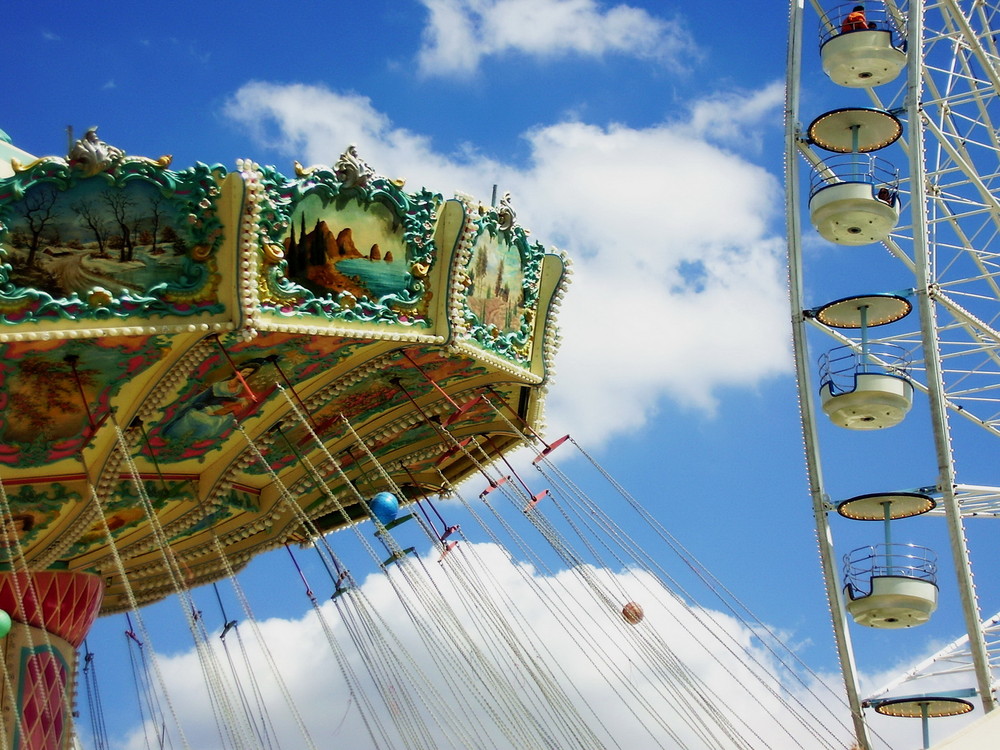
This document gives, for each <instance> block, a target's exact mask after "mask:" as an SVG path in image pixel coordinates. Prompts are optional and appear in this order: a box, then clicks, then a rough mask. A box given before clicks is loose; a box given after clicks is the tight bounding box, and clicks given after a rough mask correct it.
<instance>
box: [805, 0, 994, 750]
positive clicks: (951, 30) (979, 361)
mask: <svg viewBox="0 0 1000 750" xmlns="http://www.w3.org/2000/svg"><path fill="white" fill-rule="evenodd" d="M810 2H811V4H812V6H813V8H814V10H815V11H816V14H817V16H818V17H822V15H823V12H824V10H827V9H828V7H829V4H827V3H822V4H821V3H820V2H818V0H810ZM869 4H873V0H869ZM885 5H886V8H887V10H888V11H889V13H890V14H891V15H892V16H893V17H894V18H896V19H897V20H898V21H899V22H900V24H901V25H903V24H905V28H906V36H907V43H908V63H907V66H908V67H907V72H906V78H905V81H904V80H900V81H898V82H896V83H893V84H888V85H886V86H882V87H879V88H877V89H869V90H868V95H869V97H870V101H871V105H872V106H876V107H879V108H883V109H886V110H892V111H894V112H898V113H899V114H900V116H901V117H902V118H903V119H905V120H906V131H905V133H904V136H903V138H902V139H901V142H900V143H901V145H902V147H903V149H904V150H905V151H906V153H907V155H908V163H909V169H908V175H906V176H905V177H904V178H903V179H902V180H901V183H900V191H901V197H902V199H903V201H904V204H903V212H902V214H901V220H900V225H899V226H897V227H896V229H895V230H894V232H893V233H892V235H891V237H890V239H889V240H888V241H887V242H886V243H884V244H885V247H886V249H887V250H888V251H889V253H891V254H892V256H893V257H894V258H896V259H897V260H898V261H899V263H900V264H901V266H902V267H903V268H904V269H905V270H906V271H908V272H909V273H910V274H911V275H912V279H913V290H912V293H913V295H914V298H915V300H914V301H915V307H916V309H917V311H918V313H919V315H918V316H917V315H913V316H910V318H912V319H913V326H912V328H911V329H910V330H907V331H904V332H903V333H895V334H891V335H887V336H886V337H884V338H881V339H879V341H884V342H888V343H893V344H897V345H900V346H903V347H904V348H906V349H907V351H909V352H910V355H911V357H912V361H913V364H912V369H911V377H912V379H913V385H914V387H915V389H916V390H917V391H918V392H922V393H923V394H924V395H925V397H926V399H927V402H928V404H929V406H930V413H931V423H932V427H933V431H934V447H935V453H936V457H937V484H936V486H935V487H932V488H921V489H922V490H924V491H928V492H930V493H932V494H933V495H934V496H935V498H936V499H937V501H938V507H937V509H936V510H935V511H934V514H936V515H939V516H943V517H944V518H945V519H946V522H947V526H948V531H949V539H950V543H951V554H952V558H953V562H954V567H955V570H956V573H957V575H956V585H957V587H958V590H959V594H960V598H961V602H962V608H963V615H964V620H965V625H966V630H967V635H966V636H965V639H966V640H965V643H966V646H965V649H964V652H963V653H964V654H965V655H966V656H965V658H966V668H969V667H971V668H972V670H973V672H974V673H975V680H976V687H977V688H978V691H979V694H980V697H981V700H982V704H983V708H984V710H986V711H990V710H992V709H993V708H994V707H995V700H994V697H993V693H992V689H993V683H994V680H993V677H992V674H991V670H990V659H989V654H988V649H987V638H986V633H985V632H984V626H983V624H982V622H981V615H980V612H979V605H978V602H977V599H976V591H975V588H974V585H973V581H972V576H971V571H970V562H969V551H968V548H967V545H966V538H965V531H964V523H965V522H966V519H967V518H968V517H970V516H972V515H975V516H977V517H979V518H983V517H985V518H992V517H997V516H1000V487H995V486H983V485H961V484H958V483H957V480H956V474H955V465H956V455H955V447H954V446H953V442H952V441H953V436H952V429H951V425H950V423H949V420H950V419H951V418H952V417H956V418H962V419H965V420H968V421H970V422H971V423H972V424H973V425H975V426H976V427H977V428H979V430H978V431H977V432H978V434H981V436H982V439H983V440H984V441H985V442H986V443H988V444H989V447H988V448H987V449H992V450H994V451H995V450H996V449H997V448H1000V443H996V442H994V441H995V439H996V438H998V437H1000V199H998V197H997V196H1000V131H998V129H997V128H998V127H1000V49H998V41H997V38H998V37H1000V0H927V1H926V2H923V1H922V0H911V2H910V3H909V5H908V6H907V5H905V4H901V3H897V2H895V0H886V2H885ZM823 6H827V7H823ZM790 8H791V9H790V32H789V53H788V85H787V96H786V146H787V154H786V182H787V184H788V194H787V195H788V199H787V203H788V216H787V221H788V252H789V275H790V289H791V304H792V318H793V342H794V345H795V353H796V370H797V375H798V381H799V391H800V402H801V405H802V422H803V434H804V437H805V444H806V462H807V470H808V472H809V480H810V487H811V493H812V498H813V508H814V515H815V517H816V526H817V531H818V537H819V540H820V548H821V563H822V566H823V570H824V577H825V580H826V585H827V588H828V592H829V599H830V606H831V610H832V612H833V624H834V633H835V637H836V640H837V646H838V652H839V654H840V657H841V663H842V665H843V667H844V677H845V685H846V688H847V692H848V700H849V703H850V705H851V709H852V712H854V714H855V727H856V729H857V734H858V740H859V742H860V743H861V746H862V747H865V748H867V747H868V746H869V741H868V738H867V730H866V728H865V726H864V720H863V717H862V712H861V705H862V701H861V699H860V696H859V695H858V688H857V677H856V667H855V665H854V660H853V656H852V654H851V643H850V633H849V630H848V628H847V625H846V622H845V620H844V616H843V606H842V605H843V602H842V594H841V591H840V588H841V585H842V584H841V582H840V580H839V578H838V572H839V571H838V567H837V565H836V563H835V559H834V554H833V543H832V537H831V533H830V528H829V524H828V523H827V513H828V512H829V510H830V507H831V506H830V502H829V499H828V498H827V497H826V493H825V490H824V482H823V476H822V469H821V460H820V458H821V446H820V444H819V440H818V436H817V430H816V426H815V422H814V420H816V419H820V418H822V413H821V411H819V410H818V397H817V394H816V392H815V390H814V388H813V386H812V376H811V370H812V368H813V367H814V362H815V357H814V356H813V355H812V354H811V353H810V352H809V348H808V342H807V333H806V331H807V328H808V327H815V328H816V329H819V330H821V331H823V332H824V333H825V334H828V335H829V336H830V337H832V338H833V339H835V340H836V341H837V342H838V343H839V344H851V345H855V344H857V341H856V339H852V338H851V337H850V336H848V335H846V334H845V333H844V332H843V331H839V330H835V329H832V328H827V327H826V326H823V325H822V324H821V323H820V322H818V321H817V320H815V319H813V318H810V317H808V316H804V315H803V314H802V311H803V310H804V309H805V306H806V301H805V300H804V299H803V292H802V289H803V275H804V273H805V269H804V267H803V260H802V226H801V221H802V217H803V216H804V213H803V210H802V209H803V207H802V205H801V202H802V201H801V199H800V195H801V192H802V191H801V186H802V185H803V183H802V173H801V171H800V170H801V169H802V168H803V167H804V168H805V169H812V168H815V167H816V166H817V165H818V164H819V163H820V161H821V159H822V156H821V155H820V154H819V153H817V152H816V151H815V150H814V149H813V148H812V147H811V146H810V144H808V143H807V142H806V141H805V140H804V136H803V133H802V120H803V116H802V115H801V114H800V112H799V110H798V107H799V100H800V91H799V88H800V86H801V85H806V86H808V84H809V82H808V81H806V82H804V83H803V82H802V81H800V77H801V71H802V55H803V41H802V40H803V25H804V23H806V19H805V9H804V7H803V0H791V3H790ZM810 17H811V14H810ZM805 54H814V51H813V50H812V49H811V48H810V45H808V44H807V45H805ZM820 75H822V74H821V73H820ZM847 92H848V90H847V89H845V96H844V101H846V102H850V101H852V97H851V96H849V94H848V93H847ZM854 99H855V100H856V97H855V98H854ZM810 114H811V115H813V116H815V115H817V114H819V113H818V112H813V113H810ZM804 119H809V118H808V117H806V118H804ZM994 121H996V122H997V124H996V126H994V124H993V123H994ZM800 157H804V160H803V159H802V158H800ZM857 291H858V292H859V293H862V292H870V291H871V290H870V289H859V290H857ZM814 302H815V300H814ZM908 320H909V319H908ZM918 321H919V328H917V327H916V325H917V322H918ZM817 415H818V416H817ZM994 625H995V623H994ZM989 627H990V628H992V627H993V626H992V625H991V626H989Z"/></svg>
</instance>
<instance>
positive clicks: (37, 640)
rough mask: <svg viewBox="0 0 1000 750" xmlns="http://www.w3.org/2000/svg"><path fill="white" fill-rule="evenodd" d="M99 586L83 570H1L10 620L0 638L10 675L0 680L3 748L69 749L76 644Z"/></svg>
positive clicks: (97, 601) (1, 604)
mask: <svg viewBox="0 0 1000 750" xmlns="http://www.w3.org/2000/svg"><path fill="white" fill-rule="evenodd" d="M103 589H104V584H103V582H102V580H101V579H100V578H99V577H98V576H96V575H93V574H90V573H81V572H72V571H66V570H48V571H34V572H30V573H24V572H18V573H12V572H10V571H5V572H0V609H3V610H4V611H5V612H7V613H9V614H10V617H11V620H12V621H13V626H12V627H11V630H10V633H9V634H8V635H7V637H6V638H4V639H3V640H2V641H0V651H2V653H3V660H4V664H5V667H4V669H5V671H6V674H7V675H8V676H9V678H10V679H9V680H6V679H5V680H3V681H2V682H0V706H2V716H0V718H2V731H3V733H4V734H5V735H6V743H5V746H6V747H8V748H10V750H68V748H69V747H70V740H71V738H72V731H71V727H72V717H71V715H70V712H71V711H72V705H73V687H74V681H75V675H76V649H77V647H78V646H79V645H80V644H81V643H83V639H84V637H85V636H86V634H87V631H88V630H89V629H90V626H91V625H92V624H93V622H94V619H95V618H96V617H97V613H98V610H99V609H100V606H101V594H102V592H103ZM8 691H10V693H8Z"/></svg>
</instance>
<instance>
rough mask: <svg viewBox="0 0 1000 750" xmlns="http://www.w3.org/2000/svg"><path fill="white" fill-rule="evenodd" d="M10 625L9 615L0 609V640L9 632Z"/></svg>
mask: <svg viewBox="0 0 1000 750" xmlns="http://www.w3.org/2000/svg"><path fill="white" fill-rule="evenodd" d="M11 625H12V623H11V621H10V615H9V614H7V612H5V611H4V610H2V609H0V638H3V637H4V636H5V635H7V633H9V632H10V628H11Z"/></svg>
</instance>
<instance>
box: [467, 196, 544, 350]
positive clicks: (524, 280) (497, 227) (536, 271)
mask: <svg viewBox="0 0 1000 750" xmlns="http://www.w3.org/2000/svg"><path fill="white" fill-rule="evenodd" d="M508 199H509V196H505V199H504V201H502V202H501V204H500V206H499V207H497V208H490V209H488V210H486V211H481V212H479V213H478V216H477V214H476V213H474V212H472V211H469V214H471V215H472V217H473V218H472V219H471V221H472V222H473V224H474V225H475V229H474V237H473V239H472V242H471V247H470V252H469V253H468V254H467V256H466V257H467V258H468V260H467V263H466V265H465V267H464V271H465V273H466V278H467V283H468V286H469V292H468V294H467V295H466V296H465V301H464V305H463V309H462V313H461V314H462V317H461V320H462V323H463V325H464V327H465V331H466V336H467V337H468V338H470V339H472V341H474V342H475V343H476V344H477V345H478V346H480V347H481V348H482V349H484V350H486V351H488V352H491V353H493V354H496V355H498V356H500V357H502V358H504V359H507V360H509V361H511V362H514V363H517V364H518V365H521V366H524V365H527V364H529V363H530V361H531V344H532V340H533V335H534V329H535V316H536V314H537V310H538V288H539V280H540V278H541V272H542V258H543V257H544V256H545V248H544V247H542V245H541V244H539V243H537V242H536V243H534V244H531V243H529V241H528V233H527V231H525V230H524V229H523V228H522V227H520V226H519V225H517V224H516V223H514V214H513V211H512V210H511V208H510V205H509V203H508ZM487 238H488V239H487ZM489 241H492V242H495V243H497V244H498V245H500V246H505V247H508V248H511V249H513V250H514V251H516V253H517V256H518V259H519V262H520V272H521V284H520V289H519V292H520V294H521V295H522V299H521V300H520V301H518V302H512V301H511V300H510V299H509V297H508V299H507V308H508V309H509V308H510V307H511V306H512V305H513V306H515V307H518V306H519V307H520V308H521V315H520V320H516V321H511V323H512V326H513V327H512V328H508V329H507V330H504V329H503V328H502V327H501V326H498V325H496V324H495V323H492V322H487V321H486V320H485V319H484V317H485V316H484V315H483V314H482V313H481V312H477V311H476V310H474V309H473V306H472V305H471V304H470V300H471V298H472V294H473V291H472V290H473V289H474V288H475V284H476V282H477V278H478V279H480V280H481V277H482V276H483V274H484V272H485V270H486V263H487V258H486V257H485V255H484V254H485V253H486V252H487V249H486V248H485V245H484V243H485V242H489ZM477 263H478V264H479V267H478V268H477V267H475V266H476V265H477ZM503 273H504V272H503V260H502V259H501V261H500V269H499V270H498V271H497V277H498V285H499V284H500V283H502V282H503ZM507 291H508V292H509V291H510V290H509V289H508V290H507Z"/></svg>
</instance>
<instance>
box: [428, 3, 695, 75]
mask: <svg viewBox="0 0 1000 750" xmlns="http://www.w3.org/2000/svg"><path fill="white" fill-rule="evenodd" d="M421 2H423V4H424V5H425V6H426V7H427V10H428V12H429V14H430V17H429V19H428V23H427V26H426V27H425V29H424V35H423V37H424V38H423V47H422V48H421V50H420V53H419V56H418V61H419V65H420V70H421V72H423V73H424V74H426V75H439V74H450V73H459V74H462V73H472V72H474V71H475V70H476V69H477V68H478V66H479V64H480V62H481V61H482V60H483V58H485V57H490V56H495V55H501V54H504V53H506V52H517V53H521V54H525V55H531V56H536V57H548V58H553V57H562V56H566V55H570V54H574V55H582V56H588V57H600V56H602V55H605V54H608V53H615V54H621V55H627V56H629V57H637V58H641V59H653V60H660V61H663V62H664V63H666V64H669V65H674V66H677V65H678V64H679V62H680V60H681V59H682V58H683V57H685V56H687V57H688V58H690V57H691V56H693V55H694V54H695V48H694V44H693V42H692V41H691V39H690V38H689V37H688V35H687V34H686V32H685V31H684V29H683V27H682V26H681V25H680V24H678V23H677V22H672V21H665V20H663V19H661V18H656V17H655V16H651V15H650V14H649V13H647V12H646V11H645V10H642V9H641V8H634V7H631V6H629V5H615V6H613V7H611V8H609V9H608V10H602V9H601V7H600V6H599V4H598V3H597V2H595V0H421Z"/></svg>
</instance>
